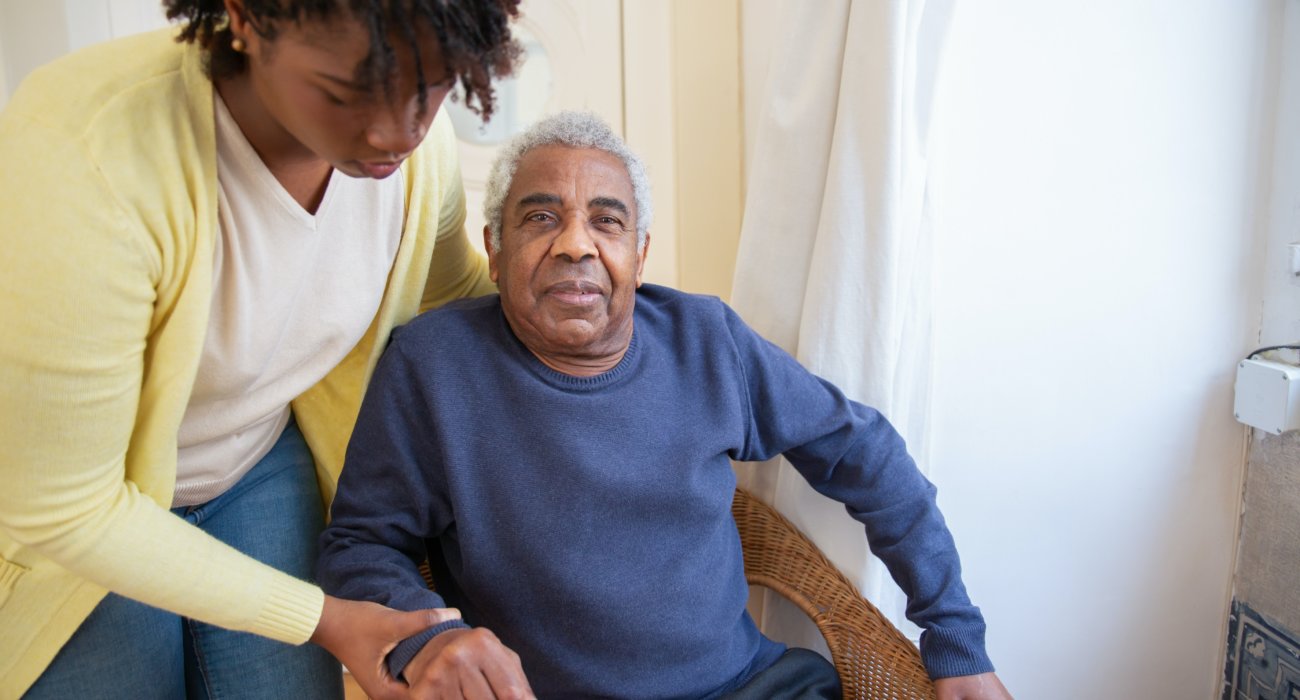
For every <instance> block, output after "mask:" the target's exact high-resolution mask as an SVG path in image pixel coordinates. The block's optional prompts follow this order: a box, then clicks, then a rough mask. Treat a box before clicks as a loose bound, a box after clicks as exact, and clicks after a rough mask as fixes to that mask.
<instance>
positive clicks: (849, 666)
mask: <svg viewBox="0 0 1300 700" xmlns="http://www.w3.org/2000/svg"><path fill="white" fill-rule="evenodd" d="M731 512H732V514H733V515H734V516H735V517H736V528H737V529H738V530H739V531H740V542H741V545H742V546H743V547H744V551H745V578H746V579H748V580H749V582H750V583H751V584H753V585H756V586H764V587H766V588H769V589H771V590H774V591H776V592H777V593H780V594H781V595H783V596H785V597H786V598H787V599H789V600H790V602H792V603H794V604H795V605H796V606H798V608H799V609H800V610H802V611H803V612H804V613H805V614H806V615H808V617H810V618H812V621H813V623H814V624H816V625H817V629H819V630H821V633H822V636H823V637H825V638H826V645H827V646H828V647H830V650H831V659H832V661H833V662H834V664H835V669H836V671H838V672H839V674H840V683H841V685H842V686H843V688H844V697H845V699H846V700H933V699H934V697H935V696H934V685H933V684H932V683H931V682H930V678H929V676H928V675H927V674H926V672H925V667H924V666H923V665H922V664H921V655H920V654H919V653H918V652H917V650H916V646H915V645H913V644H912V642H911V641H909V640H908V639H907V637H905V636H903V633H902V632H899V631H898V628H896V627H894V625H893V624H892V623H890V621H889V620H887V619H885V616H884V615H881V614H880V611H879V610H877V609H876V607H875V606H874V605H872V604H871V603H869V602H867V600H866V599H865V598H863V597H862V595H861V594H860V593H858V590H857V589H856V588H855V587H854V586H853V584H852V583H850V582H849V580H848V579H847V578H845V577H844V575H843V574H841V573H840V572H839V570H837V569H836V568H835V566H834V565H833V564H831V562H830V561H829V560H828V559H827V558H826V557H825V556H824V555H823V554H822V553H821V551H820V550H818V549H817V547H816V546H815V545H814V544H813V543H812V542H811V541H810V540H809V539H808V538H807V537H804V535H803V534H802V533H800V532H799V530H798V529H796V528H795V526H794V525H793V524H791V522H790V521H789V520H786V519H785V517H783V516H782V515H781V514H780V513H778V512H776V510H774V509H773V508H772V507H771V506H768V505H767V504H765V503H763V502H761V501H759V500H758V499H757V498H755V497H754V496H753V495H752V494H750V493H748V492H747V491H745V490H744V489H736V498H735V500H734V501H733V502H732V506H731Z"/></svg>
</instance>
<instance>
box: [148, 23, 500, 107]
mask: <svg viewBox="0 0 1300 700" xmlns="http://www.w3.org/2000/svg"><path fill="white" fill-rule="evenodd" d="M519 1H520V0H244V12H245V14H246V15H247V16H248V19H249V23H250V24H251V25H252V27H253V29H254V31H256V32H257V33H258V35H259V36H261V37H262V38H264V39H267V40H274V39H275V37H276V33H277V29H276V28H277V25H278V23H280V22H285V21H290V22H296V23H301V22H304V21H320V20H326V21H327V20H332V19H335V18H348V17H352V18H355V19H356V20H357V21H358V22H360V23H361V24H362V25H363V26H364V27H365V28H366V29H367V31H368V33H369V34H370V53H369V55H367V56H366V58H365V60H363V61H362V62H361V65H359V66H357V76H356V77H357V80H358V82H360V83H362V84H366V85H382V86H383V87H384V89H385V90H388V89H390V88H391V87H392V83H393V77H394V75H395V72H396V70H397V58H396V54H395V53H394V51H393V46H392V44H391V43H390V41H389V37H390V36H394V35H395V36H398V37H401V38H402V39H404V40H405V41H406V42H407V43H408V45H409V46H410V47H411V50H412V52H413V53H414V54H415V56H416V57H417V59H416V63H415V69H416V80H417V82H418V84H419V85H420V100H421V101H422V102H423V100H424V98H425V90H426V82H427V80H426V76H425V74H424V66H423V65H421V63H420V61H419V59H418V57H419V55H420V53H419V51H418V50H417V37H416V32H415V26H416V22H417V21H419V20H423V21H424V22H425V23H427V24H428V26H429V27H431V28H432V29H433V30H434V32H435V34H436V35H437V37H438V43H439V45H441V47H442V58H443V61H444V62H445V63H446V66H447V70H448V71H449V72H450V73H451V74H452V75H454V76H455V80H456V82H458V83H459V84H460V86H461V88H462V90H463V91H464V93H465V105H466V106H467V107H469V108H470V109H471V110H473V111H474V112H476V113H478V114H479V115H480V116H482V118H483V120H484V121H487V119H488V118H489V117H490V116H492V108H493V102H494V99H495V95H494V91H493V89H492V79H493V78H499V77H503V76H507V75H510V73H511V71H512V70H513V69H514V65H515V62H516V61H517V60H518V58H519V55H520V53H521V49H520V47H519V44H518V42H516V41H515V40H514V38H513V37H511V35H510V25H509V21H510V19H511V18H512V17H514V16H516V15H517V14H518V12H519ZM163 5H164V6H165V7H166V9H167V18H168V19H169V20H176V19H181V20H183V21H184V23H185V26H184V28H183V29H182V30H181V34H180V37H179V40H181V41H189V42H198V44H199V46H201V47H202V48H203V49H204V50H206V51H207V52H208V64H207V65H208V74H209V75H210V76H211V77H212V78H213V79H214V80H215V79H220V78H228V77H232V76H235V75H238V74H240V73H242V72H244V70H245V68H246V67H247V65H248V58H247V57H246V56H245V55H244V54H242V53H240V52H239V51H236V50H235V49H234V48H233V47H232V46H231V39H232V38H233V35H232V33H231V31H230V27H229V19H228V18H227V17H226V7H225V3H224V2H223V1H222V0H164V2H163Z"/></svg>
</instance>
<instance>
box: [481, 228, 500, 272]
mask: <svg viewBox="0 0 1300 700" xmlns="http://www.w3.org/2000/svg"><path fill="white" fill-rule="evenodd" d="M483 250H486V251H487V256H488V278H489V279H491V280H492V284H496V283H497V276H498V272H497V251H495V250H493V249H492V229H490V228H488V227H487V226H484V227H483Z"/></svg>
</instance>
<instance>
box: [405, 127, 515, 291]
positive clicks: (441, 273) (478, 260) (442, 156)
mask: <svg viewBox="0 0 1300 700" xmlns="http://www.w3.org/2000/svg"><path fill="white" fill-rule="evenodd" d="M428 140H429V141H431V142H432V143H430V144H428V146H427V147H429V148H434V149H436V152H437V153H438V159H439V160H438V164H437V168H438V171H439V177H438V183H439V186H440V187H441V189H442V191H441V193H440V196H439V198H438V201H439V202H440V203H441V208H440V209H439V211H438V242H437V245H436V247H435V248H434V250H435V252H434V255H433V259H432V260H431V261H430V264H429V278H428V282H427V283H426V284H425V287H424V294H423V297H422V298H421V301H420V311H427V310H429V309H433V308H437V307H439V306H442V305H443V304H445V303H447V302H449V301H452V300H453V299H460V298H464V297H480V296H483V295H485V294H491V293H492V292H495V291H496V290H497V288H496V284H494V283H493V282H492V280H491V278H489V276H488V265H487V259H486V258H485V257H483V254H482V253H480V252H478V250H477V249H476V248H474V246H473V245H471V244H470V238H469V237H470V236H471V235H482V232H481V231H469V232H466V231H465V186H464V183H463V181H462V180H461V176H460V160H459V158H458V157H457V155H456V154H457V149H458V145H459V144H457V142H456V133H455V131H453V130H452V128H451V120H450V119H449V118H446V117H442V116H440V117H439V118H438V119H436V120H435V121H434V123H433V128H432V133H430V134H429V139H428Z"/></svg>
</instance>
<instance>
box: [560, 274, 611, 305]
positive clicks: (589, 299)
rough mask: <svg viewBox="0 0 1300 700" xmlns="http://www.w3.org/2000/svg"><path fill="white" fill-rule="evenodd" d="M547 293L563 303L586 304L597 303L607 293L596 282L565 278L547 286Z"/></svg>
mask: <svg viewBox="0 0 1300 700" xmlns="http://www.w3.org/2000/svg"><path fill="white" fill-rule="evenodd" d="M546 295H547V296H548V297H551V298H552V299H555V300H556V301H558V302H560V303H563V304H574V305H578V306H585V305H587V304H594V303H596V302H597V301H599V300H600V299H601V298H602V297H604V296H605V293H604V290H602V289H601V288H600V285H598V284H596V283H595V282H589V281H587V280H565V281H563V282H557V283H556V284H553V285H551V286H549V287H547V288H546Z"/></svg>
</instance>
